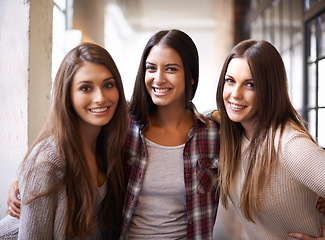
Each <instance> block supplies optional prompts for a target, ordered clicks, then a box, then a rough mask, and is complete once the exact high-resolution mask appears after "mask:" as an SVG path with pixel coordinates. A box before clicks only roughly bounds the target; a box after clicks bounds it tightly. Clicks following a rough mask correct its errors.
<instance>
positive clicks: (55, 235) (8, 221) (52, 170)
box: [0, 139, 106, 240]
mask: <svg viewBox="0 0 325 240" xmlns="http://www.w3.org/2000/svg"><path fill="white" fill-rule="evenodd" d="M38 149H40V153H39V154H38V156H37V158H36V161H35V162H33V161H29V162H28V163H27V168H25V169H24V172H23V174H21V177H20V179H19V189H20V193H21V197H22V203H24V200H26V199H29V198H30V197H32V196H34V195H35V194H36V195H37V194H38V193H41V192H43V191H44V190H46V189H48V188H49V187H51V186H52V185H53V184H55V183H57V182H59V181H62V179H63V176H64V169H65V168H64V165H63V162H62V161H61V160H60V158H59V154H58V152H57V149H56V147H55V144H54V142H53V141H51V140H50V139H49V140H47V141H46V142H45V143H44V144H43V143H42V145H41V147H40V144H39V145H37V146H36V147H35V148H34V150H33V152H32V153H31V156H30V158H29V159H30V160H31V159H32V158H33V157H34V156H35V153H36V151H37V150H38ZM29 170H30V173H29V179H28V181H26V178H27V173H28V172H29ZM105 195H106V192H105ZM66 215H67V196H66V187H64V186H63V187H62V188H60V189H59V190H58V191H56V192H54V193H53V194H51V195H49V196H45V197H39V198H37V199H35V200H33V201H32V202H30V203H29V204H27V205H24V204H22V206H21V215H20V219H17V218H14V217H11V216H7V217H5V218H4V219H2V220H1V221H0V239H23V240H28V239H33V240H35V239H67V237H66V233H65V230H64V223H65V219H66ZM103 234H104V231H103V230H100V229H99V227H98V222H97V221H96V226H95V236H92V237H87V238H86V239H104V238H105V237H104V235H103Z"/></svg>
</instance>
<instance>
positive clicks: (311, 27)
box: [307, 20, 317, 62]
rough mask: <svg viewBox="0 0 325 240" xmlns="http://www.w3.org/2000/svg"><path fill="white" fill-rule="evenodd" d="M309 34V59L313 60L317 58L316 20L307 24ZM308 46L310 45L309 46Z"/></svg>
mask: <svg viewBox="0 0 325 240" xmlns="http://www.w3.org/2000/svg"><path fill="white" fill-rule="evenodd" d="M307 34H308V35H309V36H310V37H309V41H310V44H309V49H308V50H309V51H308V61H309V62H312V61H315V60H316V49H317V48H316V46H317V44H316V40H317V38H316V21H315V20H314V21H312V22H311V23H309V24H308V25H307ZM307 47H308V46H307Z"/></svg>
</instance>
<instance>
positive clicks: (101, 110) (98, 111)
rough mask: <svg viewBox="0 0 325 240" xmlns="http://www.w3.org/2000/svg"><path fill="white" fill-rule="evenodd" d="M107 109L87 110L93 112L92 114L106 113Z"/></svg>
mask: <svg viewBox="0 0 325 240" xmlns="http://www.w3.org/2000/svg"><path fill="white" fill-rule="evenodd" d="M107 109H108V107H101V108H92V109H89V111H90V112H93V113H102V112H105V111H107Z"/></svg>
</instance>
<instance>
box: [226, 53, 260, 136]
mask: <svg viewBox="0 0 325 240" xmlns="http://www.w3.org/2000/svg"><path fill="white" fill-rule="evenodd" d="M223 101H224V105H225V108H226V111H227V114H228V117H229V118H230V119H231V120H232V121H234V122H240V123H241V124H242V126H243V127H244V129H245V132H247V131H253V129H254V123H255V121H256V113H257V110H256V92H255V87H254V80H253V78H252V74H251V71H250V68H249V66H248V64H247V61H246V60H245V59H243V58H233V59H232V60H231V61H230V62H229V65H228V68H227V72H226V75H225V84H224V89H223Z"/></svg>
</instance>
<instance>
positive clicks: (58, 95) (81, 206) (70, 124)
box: [21, 43, 128, 237]
mask: <svg viewBox="0 0 325 240" xmlns="http://www.w3.org/2000/svg"><path fill="white" fill-rule="evenodd" d="M84 62H91V63H95V64H100V65H103V66H105V67H106V68H107V69H108V70H110V71H111V73H112V74H113V77H114V79H115V83H116V86H117V89H118V92H119V102H118V106H117V108H116V112H115V114H114V116H113V118H112V119H111V121H110V122H109V123H108V124H107V125H105V126H103V127H102V130H101V132H100V134H99V136H98V139H97V143H96V161H97V165H98V168H99V169H100V170H101V171H103V172H104V173H106V174H107V180H108V189H107V195H106V197H105V200H104V201H103V204H102V206H101V207H102V211H100V223H101V224H102V227H105V228H106V229H107V230H117V231H118V230H119V228H120V225H121V216H122V208H123V199H124V193H125V179H124V169H123V157H122V156H123V148H124V141H125V136H126V129H127V124H128V123H127V115H128V108H127V103H126V100H125V96H124V91H123V85H122V81H121V77H120V74H119V71H118V69H117V67H116V65H115V63H114V61H113V59H112V57H111V56H110V54H109V53H108V52H107V51H106V50H105V49H104V48H102V47H100V46H98V45H96V44H93V43H82V44H80V45H79V46H77V47H75V48H74V49H72V50H71V51H70V52H69V53H68V54H67V55H66V56H65V58H64V59H63V61H62V63H61V65H60V67H59V70H58V72H57V74H56V77H55V81H54V85H53V89H52V98H51V109H50V112H49V114H48V117H47V120H46V122H45V124H44V126H43V129H42V131H41V133H40V135H39V137H38V138H37V139H36V141H35V143H34V144H33V146H32V147H31V149H30V150H29V151H28V153H27V155H26V157H25V159H24V161H23V163H22V165H21V173H22V172H23V170H24V169H25V168H26V167H27V166H28V165H29V164H30V161H35V159H36V158H37V155H38V154H40V153H41V151H42V150H41V149H42V146H40V147H39V145H42V144H43V142H45V140H47V139H49V138H51V139H52V138H53V139H54V142H55V145H56V148H57V150H58V153H59V156H60V160H61V161H62V166H63V167H64V169H62V170H63V172H64V177H63V181H60V182H56V183H54V184H52V185H51V186H50V187H49V188H48V189H46V190H45V191H43V192H41V193H38V194H36V195H34V196H32V197H30V198H28V199H26V202H25V204H28V203H30V202H31V201H33V200H34V199H35V198H38V197H41V196H45V195H50V194H53V193H55V192H56V191H57V190H58V189H59V188H61V187H66V193H67V198H68V206H67V216H66V232H67V235H68V236H70V237H84V236H86V235H91V234H92V233H93V232H94V223H95V219H94V206H95V203H96V193H95V186H93V184H92V182H91V178H90V172H89V167H88V165H87V162H86V159H85V154H84V151H83V149H82V144H81V137H80V134H79V132H78V127H77V119H78V115H77V114H76V113H75V111H74V110H73V108H72V107H71V101H70V89H71V82H72V80H73V77H74V75H75V74H76V72H77V71H78V69H79V68H80V67H82V66H83V63H84ZM36 145H38V147H37V148H38V149H39V150H38V153H37V154H36V155H35V156H33V157H31V152H32V151H33V149H34V148H35V146H36ZM35 167H37V165H36V166H35ZM39 168H40V166H39ZM25 171H26V169H25ZM46 174H52V175H53V174H55V171H52V172H50V173H48V172H47V173H46ZM27 181H28V176H27ZM32 187H33V186H32ZM34 187H35V188H36V186H34Z"/></svg>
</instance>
